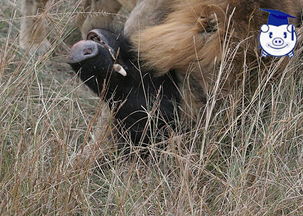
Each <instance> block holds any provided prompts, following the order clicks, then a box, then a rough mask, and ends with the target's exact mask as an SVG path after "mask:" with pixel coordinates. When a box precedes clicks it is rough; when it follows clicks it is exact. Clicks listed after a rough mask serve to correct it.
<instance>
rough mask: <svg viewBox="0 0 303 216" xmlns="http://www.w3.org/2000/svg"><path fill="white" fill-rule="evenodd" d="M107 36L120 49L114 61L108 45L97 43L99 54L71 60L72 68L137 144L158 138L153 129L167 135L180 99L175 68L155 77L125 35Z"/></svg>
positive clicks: (121, 128)
mask: <svg viewBox="0 0 303 216" xmlns="http://www.w3.org/2000/svg"><path fill="white" fill-rule="evenodd" d="M104 31H105V30H103V32H104ZM116 38H118V39H117V40H116ZM107 39H108V41H109V42H108V45H109V46H111V47H116V49H115V51H117V52H118V50H119V56H118V58H117V60H116V61H115V62H114V60H113V59H112V57H111V55H110V54H109V52H108V50H107V49H104V48H102V47H101V46H98V49H99V50H98V55H96V56H95V57H93V58H89V59H86V60H84V61H81V62H77V63H72V64H71V66H72V68H73V69H74V70H75V71H76V72H79V76H80V78H81V79H82V80H83V81H84V82H85V84H86V85H87V86H88V87H89V88H91V89H92V90H93V91H94V92H95V93H97V94H99V95H100V96H101V97H103V98H104V100H105V101H107V102H108V103H109V106H110V108H111V109H112V110H114V112H115V118H116V121H117V122H116V125H117V128H118V130H127V131H128V132H129V135H130V138H131V141H132V142H133V143H134V144H136V145H138V144H140V145H147V144H149V143H150V142H151V139H155V140H159V138H161V135H157V137H153V136H156V135H155V133H154V132H156V133H159V131H161V132H162V136H163V135H164V136H167V135H168V133H169V131H170V130H171V129H173V128H174V127H175V125H174V121H175V114H176V112H175V107H176V105H177V104H178V103H179V100H180V96H179V90H178V87H177V85H178V80H177V78H176V75H175V72H173V71H171V72H169V73H167V74H165V75H164V76H160V77H154V76H153V74H154V72H153V71H141V70H140V69H139V68H140V62H139V61H138V59H137V55H136V53H134V52H133V51H132V48H131V45H130V44H129V42H128V40H127V39H126V38H123V37H117V36H114V35H113V36H112V37H111V38H107ZM118 47H119V48H118ZM117 48H118V49H117ZM114 63H119V64H120V65H121V66H122V67H123V68H124V69H125V70H126V71H127V76H122V75H121V74H119V73H117V72H116V71H114V70H113V69H112V68H113V64H114ZM160 134H161V133H160Z"/></svg>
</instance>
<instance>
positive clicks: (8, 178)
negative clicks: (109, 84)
mask: <svg viewBox="0 0 303 216" xmlns="http://www.w3.org/2000/svg"><path fill="white" fill-rule="evenodd" d="M61 4H62V5H61V6H60V5H59V6H60V8H61V9H60V10H59V9H58V11H59V12H60V11H61V12H62V10H63V11H65V10H67V11H68V7H67V6H65V5H64V4H63V3H62V2H61ZM62 8H63V9H62ZM69 11H71V10H69ZM55 12H56V11H55ZM19 14H20V13H19V10H18V8H16V7H15V5H14V4H13V1H8V0H7V1H4V3H1V8H0V50H1V51H0V197H1V199H0V215H180V216H185V215H241V216H242V215H243V216H249V215H252V216H254V215H260V216H261V215H266V216H267V215H268V216H269V215H270V216H271V215H272V216H276V215H289V216H302V215H303V76H302V68H301V65H302V60H300V59H299V58H298V56H299V55H297V57H295V58H294V59H293V60H292V62H291V63H290V64H289V67H288V68H287V69H286V70H285V71H284V73H283V74H284V75H283V76H281V77H278V78H276V79H275V80H274V81H272V80H271V79H269V77H270V75H264V74H263V73H262V71H256V74H255V76H256V77H257V78H258V79H257V80H258V81H257V83H259V85H258V86H257V88H249V85H245V87H243V89H241V90H239V91H238V94H235V95H234V96H233V97H231V96H230V97H227V98H225V100H224V103H223V104H221V105H218V106H219V107H218V108H216V109H215V110H211V109H210V108H208V109H207V111H206V112H207V113H208V114H211V118H210V119H209V121H201V124H200V125H198V126H196V127H194V128H192V130H191V131H189V132H187V133H186V134H182V133H181V132H180V133H179V134H176V135H175V136H174V137H173V138H172V139H170V140H169V142H168V148H167V149H162V150H161V149H160V150H159V149H156V148H155V147H151V148H150V149H151V151H155V152H156V154H155V155H156V156H154V154H152V156H150V158H149V159H148V160H145V161H143V160H139V159H138V160H123V159H121V158H120V156H119V155H117V154H116V153H115V151H114V150H112V148H113V143H111V141H110V140H107V139H105V138H104V137H103V138H102V136H101V135H102V134H101V135H96V134H98V131H100V130H101V129H100V127H104V125H105V124H104V123H102V122H101V124H100V122H98V119H99V118H100V116H101V115H102V113H100V112H101V110H103V107H104V104H102V103H101V102H100V101H99V99H98V98H97V97H96V96H94V95H93V94H92V93H91V92H90V91H88V90H87V88H86V87H84V85H83V84H82V83H81V82H80V81H79V80H77V79H76V78H75V77H74V76H73V74H72V72H71V69H70V68H69V66H68V65H67V64H65V63H64V62H62V59H63V58H62V56H64V55H65V54H66V48H65V47H66V45H64V44H63V42H62V40H61V39H60V38H61V37H65V36H66V35H67V33H66V32H68V31H69V30H67V29H70V28H71V24H70V23H68V20H69V17H68V16H66V15H65V14H64V13H53V14H52V16H51V17H52V19H51V20H53V22H54V23H55V24H57V25H56V28H54V29H53V30H52V32H51V33H50V36H51V38H52V40H53V41H54V42H53V43H54V44H55V45H54V48H55V51H54V53H53V54H51V53H48V54H46V55H44V56H40V57H34V58H31V57H30V56H28V55H27V54H26V53H25V52H24V51H22V50H20V49H19V47H18V31H19ZM54 23H52V24H51V25H54ZM297 54H298V53H297ZM256 89H257V90H256ZM243 92H245V96H243ZM198 120H199V119H198ZM180 127H183V125H180ZM94 137H95V138H96V139H95V141H94V139H93V138H94ZM88 145H91V146H93V148H94V149H93V151H88V152H87V151H86V150H85V149H84V150H83V151H81V149H83V148H84V146H88ZM81 152H82V153H81ZM104 152H105V153H106V154H104V155H103V153H104ZM85 153H90V156H89V158H86V157H85V156H83V155H84V154H85ZM81 155H82V156H83V158H82V157H81ZM100 155H101V156H100ZM78 159H79V160H78ZM75 161H76V162H77V163H75Z"/></svg>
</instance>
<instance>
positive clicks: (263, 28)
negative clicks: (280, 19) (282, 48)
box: [261, 24, 269, 33]
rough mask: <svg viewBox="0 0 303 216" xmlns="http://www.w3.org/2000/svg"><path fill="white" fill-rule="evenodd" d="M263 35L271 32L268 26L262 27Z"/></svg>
mask: <svg viewBox="0 0 303 216" xmlns="http://www.w3.org/2000/svg"><path fill="white" fill-rule="evenodd" d="M261 31H262V33H266V32H268V31H269V26H268V25H267V24H264V25H262V26H261Z"/></svg>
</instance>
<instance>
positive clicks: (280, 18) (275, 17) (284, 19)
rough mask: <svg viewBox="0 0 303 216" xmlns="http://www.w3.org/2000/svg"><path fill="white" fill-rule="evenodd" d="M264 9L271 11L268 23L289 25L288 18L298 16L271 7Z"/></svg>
mask: <svg viewBox="0 0 303 216" xmlns="http://www.w3.org/2000/svg"><path fill="white" fill-rule="evenodd" d="M261 10H262V11H266V12H268V13H269V16H268V23H267V24H268V25H274V26H280V25H287V24H288V18H296V17H294V16H292V15H289V14H287V13H284V12H282V11H278V10H271V9H262V8H261Z"/></svg>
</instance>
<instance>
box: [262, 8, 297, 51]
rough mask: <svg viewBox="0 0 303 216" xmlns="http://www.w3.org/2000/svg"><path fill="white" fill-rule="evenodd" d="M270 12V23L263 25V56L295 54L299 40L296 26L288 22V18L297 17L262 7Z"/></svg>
mask: <svg viewBox="0 0 303 216" xmlns="http://www.w3.org/2000/svg"><path fill="white" fill-rule="evenodd" d="M261 10H263V11H266V12H269V13H270V15H269V17H268V24H265V25H262V26H261V32H260V38H259V39H260V45H261V48H262V56H264V57H266V56H268V55H271V56H276V57H282V56H286V55H287V56H289V57H292V56H293V55H294V48H295V46H296V42H297V34H296V31H295V27H294V25H292V24H288V18H289V17H290V18H295V17H293V16H291V15H289V14H286V13H284V12H281V11H277V10H270V9H261Z"/></svg>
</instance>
